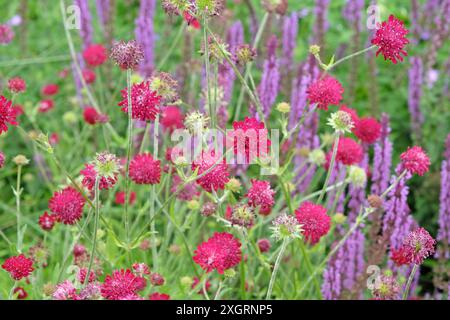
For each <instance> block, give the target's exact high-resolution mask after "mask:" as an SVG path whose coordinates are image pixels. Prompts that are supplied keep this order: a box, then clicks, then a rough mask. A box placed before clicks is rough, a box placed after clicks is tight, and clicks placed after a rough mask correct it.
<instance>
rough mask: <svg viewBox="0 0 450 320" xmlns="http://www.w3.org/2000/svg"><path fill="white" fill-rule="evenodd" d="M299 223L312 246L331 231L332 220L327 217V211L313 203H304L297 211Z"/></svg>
mask: <svg viewBox="0 0 450 320" xmlns="http://www.w3.org/2000/svg"><path fill="white" fill-rule="evenodd" d="M295 216H296V218H297V222H298V223H299V224H300V225H301V226H302V229H303V235H304V237H305V239H306V241H308V242H309V243H310V244H312V245H314V244H316V243H317V242H319V240H320V238H321V237H323V236H324V235H326V234H327V233H328V231H330V226H331V218H330V217H329V216H328V215H327V209H325V208H324V207H322V206H321V205H317V204H314V203H312V202H308V201H306V202H303V203H302V204H301V206H300V207H299V208H298V209H297V210H295Z"/></svg>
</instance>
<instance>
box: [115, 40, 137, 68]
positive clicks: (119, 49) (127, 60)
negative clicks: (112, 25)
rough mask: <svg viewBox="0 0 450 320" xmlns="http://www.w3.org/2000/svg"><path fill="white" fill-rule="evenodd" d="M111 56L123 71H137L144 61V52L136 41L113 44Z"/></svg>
mask: <svg viewBox="0 0 450 320" xmlns="http://www.w3.org/2000/svg"><path fill="white" fill-rule="evenodd" d="M110 56H111V59H112V60H113V61H114V62H115V63H116V64H117V65H118V66H119V67H120V68H121V69H123V70H127V69H135V68H136V67H137V66H138V64H139V63H140V62H141V61H142V60H143V59H144V50H143V49H142V46H141V45H140V44H139V43H137V42H136V40H131V41H127V42H125V41H119V42H116V43H114V44H113V46H112V48H111V55H110Z"/></svg>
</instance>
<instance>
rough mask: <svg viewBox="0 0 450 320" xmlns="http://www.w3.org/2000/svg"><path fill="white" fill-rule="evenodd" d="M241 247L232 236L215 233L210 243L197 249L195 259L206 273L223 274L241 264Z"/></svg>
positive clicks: (205, 243)
mask: <svg viewBox="0 0 450 320" xmlns="http://www.w3.org/2000/svg"><path fill="white" fill-rule="evenodd" d="M240 247H241V243H240V242H239V240H238V239H236V238H235V237H234V236H233V235H232V234H230V233H227V232H222V233H218V232H215V233H214V235H213V236H212V237H211V238H209V239H208V241H206V242H203V243H201V244H200V245H199V246H198V247H197V249H196V250H195V251H194V254H195V256H194V257H193V259H194V261H195V263H197V264H198V265H199V266H200V267H201V268H202V269H203V270H205V271H206V272H211V271H212V270H217V272H218V273H219V274H223V272H224V271H225V270H227V269H230V268H233V267H234V266H236V265H237V264H239V263H240V262H241V249H240Z"/></svg>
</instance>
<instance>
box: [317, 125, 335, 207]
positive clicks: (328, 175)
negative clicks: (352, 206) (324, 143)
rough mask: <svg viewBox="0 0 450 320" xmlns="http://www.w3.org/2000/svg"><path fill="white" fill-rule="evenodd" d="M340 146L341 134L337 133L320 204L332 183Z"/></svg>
mask: <svg viewBox="0 0 450 320" xmlns="http://www.w3.org/2000/svg"><path fill="white" fill-rule="evenodd" d="M338 145H339V133H336V139H335V140H334V146H333V153H332V155H331V160H330V166H329V167H328V172H327V176H326V178H325V183H324V184H323V187H322V191H321V192H320V196H319V199H318V200H317V202H318V203H321V202H322V200H323V197H324V196H325V193H326V189H327V186H328V183H329V182H330V177H331V173H332V172H333V170H334V163H335V161H336V154H337V150H338Z"/></svg>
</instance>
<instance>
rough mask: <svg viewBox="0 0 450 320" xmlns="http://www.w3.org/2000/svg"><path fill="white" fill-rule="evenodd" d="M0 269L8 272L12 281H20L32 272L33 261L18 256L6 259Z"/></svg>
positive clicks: (21, 255)
mask: <svg viewBox="0 0 450 320" xmlns="http://www.w3.org/2000/svg"><path fill="white" fill-rule="evenodd" d="M2 269H4V270H6V271H8V272H9V274H10V275H11V278H13V279H14V280H20V279H22V278H26V277H28V276H29V275H30V274H31V272H33V270H34V268H33V260H32V259H29V258H27V257H25V256H24V255H23V254H20V255H18V256H14V257H10V258H8V259H6V260H5V262H4V263H3V264H2Z"/></svg>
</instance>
